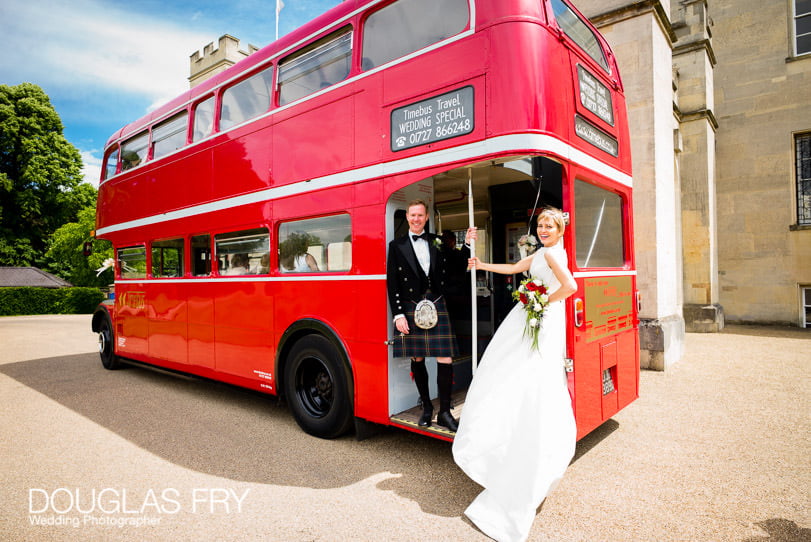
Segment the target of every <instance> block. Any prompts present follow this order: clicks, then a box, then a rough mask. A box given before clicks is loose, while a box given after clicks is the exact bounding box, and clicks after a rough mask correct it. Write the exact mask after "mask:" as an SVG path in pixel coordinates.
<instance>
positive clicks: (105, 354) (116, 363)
mask: <svg viewBox="0 0 811 542" xmlns="http://www.w3.org/2000/svg"><path fill="white" fill-rule="evenodd" d="M98 337H99V356H100V357H101V364H102V365H104V368H105V369H109V370H111V371H112V370H114V369H118V368H120V367H121V361H120V360H119V359H118V356H116V355H115V348H114V346H115V345H114V344H113V341H114V340H115V335H114V333H113V324H112V323H111V322H110V317H109V316H107V315H106V314H105V315H104V316H103V317H102V319H101V322H99V331H98Z"/></svg>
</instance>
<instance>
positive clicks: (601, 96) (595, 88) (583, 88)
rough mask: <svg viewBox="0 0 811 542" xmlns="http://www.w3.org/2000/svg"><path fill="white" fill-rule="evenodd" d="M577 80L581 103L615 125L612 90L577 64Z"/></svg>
mask: <svg viewBox="0 0 811 542" xmlns="http://www.w3.org/2000/svg"><path fill="white" fill-rule="evenodd" d="M577 82H578V86H579V87H580V103H581V104H583V107H585V108H586V109H588V110H589V111H591V112H592V113H594V114H595V115H597V116H598V117H600V118H601V119H603V120H604V121H606V122H607V123H608V124H610V125H611V126H614V106H613V105H612V104H611V91H610V90H608V87H606V86H605V85H604V84H602V83H601V82H600V81H599V80H598V79H597V78H596V77H594V76H593V75H592V74H591V73H589V71H588V70H586V69H585V68H584V67H583V66H580V65H578V66H577Z"/></svg>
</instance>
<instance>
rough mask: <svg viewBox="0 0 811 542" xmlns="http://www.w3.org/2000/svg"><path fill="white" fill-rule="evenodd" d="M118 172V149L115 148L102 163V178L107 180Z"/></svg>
mask: <svg viewBox="0 0 811 542" xmlns="http://www.w3.org/2000/svg"><path fill="white" fill-rule="evenodd" d="M117 171H118V147H115V148H114V149H113V150H112V151H110V154H108V155H107V160H106V161H105V162H104V178H105V179H109V178H110V177H112V176H113V175H115V174H116V172H117Z"/></svg>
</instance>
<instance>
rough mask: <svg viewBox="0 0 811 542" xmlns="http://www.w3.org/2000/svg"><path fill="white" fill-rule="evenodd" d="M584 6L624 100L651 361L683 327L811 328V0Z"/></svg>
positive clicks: (660, 363) (587, 0) (590, 2)
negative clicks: (614, 66) (618, 75)
mask: <svg viewBox="0 0 811 542" xmlns="http://www.w3.org/2000/svg"><path fill="white" fill-rule="evenodd" d="M575 4H576V6H577V7H578V8H579V9H580V10H581V11H582V12H583V13H584V14H585V15H586V16H587V17H589V18H590V19H591V20H592V22H594V23H595V25H596V26H597V27H598V28H599V29H600V31H601V32H602V33H603V34H604V35H605V36H606V38H607V39H608V41H609V43H611V46H612V48H613V49H614V52H615V54H616V55H617V58H618V62H619V66H620V70H621V71H622V78H623V82H624V85H625V93H626V98H627V100H628V112H629V122H630V126H631V138H632V142H631V143H632V145H631V146H632V153H633V167H634V183H635V184H634V188H635V196H634V206H635V209H634V210H635V215H636V235H637V241H636V251H637V267H638V272H639V284H640V287H641V289H642V291H643V300H644V301H643V312H642V314H641V318H642V320H643V321H642V324H641V326H640V327H641V329H640V338H641V346H642V350H643V352H642V354H643V366H647V367H650V368H658V369H663V368H665V367H666V366H667V365H669V364H671V363H673V362H675V361H678V359H679V358H680V357H681V349H682V344H683V334H684V332H685V330H686V331H700V332H712V331H719V330H720V329H722V328H723V326H724V323H725V322H739V323H761V324H782V325H794V326H806V327H811V179H810V177H811V91H809V89H811V34H809V31H811V13H805V12H804V10H805V11H807V10H808V9H809V2H803V1H802V0H770V1H767V2H763V1H762V0H760V1H755V0H734V1H733V0H641V1H634V2H629V1H627V0H575Z"/></svg>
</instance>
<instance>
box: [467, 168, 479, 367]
mask: <svg viewBox="0 0 811 542" xmlns="http://www.w3.org/2000/svg"><path fill="white" fill-rule="evenodd" d="M467 214H468V222H469V224H470V227H471V228H472V227H473V226H474V224H473V170H472V169H470V168H468V169H467ZM475 255H476V240H475V239H471V240H470V256H471V257H473V256H475ZM470 299H471V302H470V342H471V345H470V370H471V372H472V374H474V375H475V374H476V366H477V365H478V364H479V360H478V358H479V351H478V350H479V348H478V340H477V337H478V325H477V324H478V316H477V307H476V266H473V267H471V269H470Z"/></svg>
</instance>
